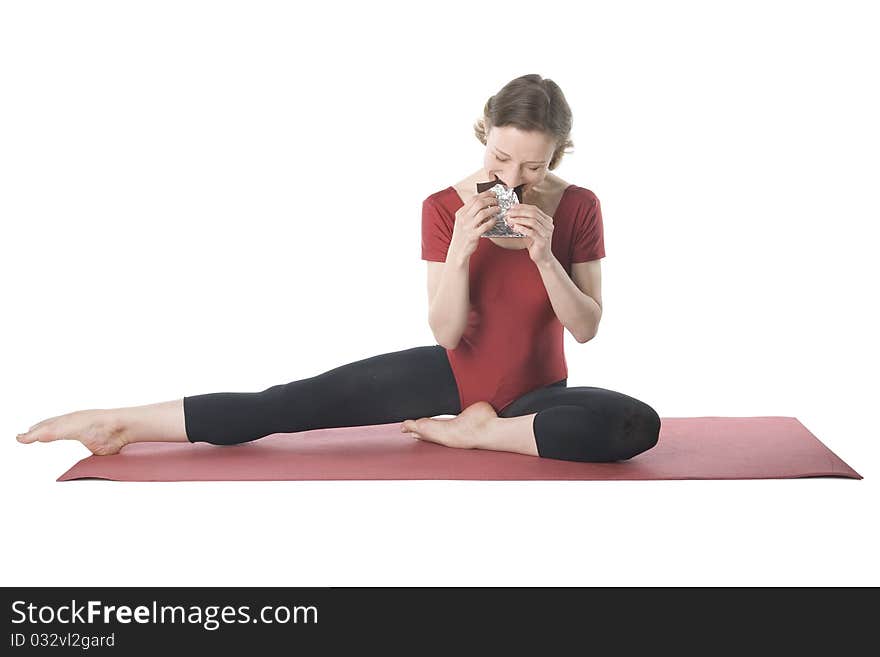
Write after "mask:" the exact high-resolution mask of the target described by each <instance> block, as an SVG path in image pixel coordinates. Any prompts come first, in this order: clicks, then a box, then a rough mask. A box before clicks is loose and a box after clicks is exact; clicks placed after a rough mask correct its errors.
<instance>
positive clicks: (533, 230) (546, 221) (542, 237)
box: [505, 203, 553, 265]
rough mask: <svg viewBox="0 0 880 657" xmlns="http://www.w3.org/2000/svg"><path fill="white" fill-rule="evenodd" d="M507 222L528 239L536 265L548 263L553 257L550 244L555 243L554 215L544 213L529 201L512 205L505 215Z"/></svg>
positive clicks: (530, 251)
mask: <svg viewBox="0 0 880 657" xmlns="http://www.w3.org/2000/svg"><path fill="white" fill-rule="evenodd" d="M505 219H506V220H507V223H508V224H509V225H510V226H511V227H512V228H513V230H515V231H516V232H518V233H523V234H524V235H525V237H523V238H521V239H524V240H527V242H526V243H527V244H528V245H529V246H528V249H529V257H530V258H531V259H532V262H534V263H535V264H536V265H541V264H546V263H548V262H550V261H552V259H553V251H552V250H551V249H550V245H551V244H552V243H553V240H552V238H553V217H551V216H549V215H546V214H544V213H543V212H542V211H541V210H540V209H539V208H537V207H536V206H534V205H529V204H527V203H517V204H515V205H512V206H511V207H510V209H509V210H508V211H507V216H506V217H505Z"/></svg>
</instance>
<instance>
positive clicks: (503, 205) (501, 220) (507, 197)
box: [477, 178, 525, 237]
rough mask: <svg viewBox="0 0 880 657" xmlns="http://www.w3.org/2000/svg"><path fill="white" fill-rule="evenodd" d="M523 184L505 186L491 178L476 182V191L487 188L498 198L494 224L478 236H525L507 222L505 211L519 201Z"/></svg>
mask: <svg viewBox="0 0 880 657" xmlns="http://www.w3.org/2000/svg"><path fill="white" fill-rule="evenodd" d="M524 186H525V184H522V185H518V186H517V187H514V188H513V189H509V188H508V187H506V186H505V185H504V184H503V183H502V182H501V181H499V180H497V178H496V180H492V181H488V182H481V183H477V193H478V194H479V193H480V192H484V191H486V190H487V189H490V190H492V192H493V193H494V194H495V197H496V198H497V199H498V214H497V215H495V225H494V226H493V227H492V228H490V229H489V230H487V231H486V232H485V233H483V234H482V235H480V237H525V235H524V234H523V233H520V232H518V231H515V230H513V229H512V228H511V227H510V225H509V224H508V223H507V211H508V210H510V208H511V207H512V206H514V205H516V204H517V203H521V200H520V199H521V198H522V190H523V187H524Z"/></svg>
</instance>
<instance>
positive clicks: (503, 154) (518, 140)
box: [483, 125, 556, 190]
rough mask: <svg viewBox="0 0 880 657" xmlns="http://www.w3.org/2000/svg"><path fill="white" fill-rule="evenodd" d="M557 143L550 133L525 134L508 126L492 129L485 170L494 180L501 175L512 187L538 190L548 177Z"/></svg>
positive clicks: (488, 136) (488, 142)
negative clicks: (537, 186) (520, 186)
mask: <svg viewBox="0 0 880 657" xmlns="http://www.w3.org/2000/svg"><path fill="white" fill-rule="evenodd" d="M555 147H556V144H555V142H554V140H553V137H552V136H551V135H549V134H547V133H546V132H538V131H533V132H523V131H522V130H520V129H519V128H515V127H514V126H510V125H506V126H502V127H500V128H498V127H494V126H493V127H492V128H490V129H489V134H488V135H486V154H485V157H484V160H483V171H484V173H486V174H487V175H488V176H489V177H488V178H485V180H493V179H494V178H495V176H498V178H500V179H501V180H502V181H503V182H504V184H505V185H507V186H508V187H510V188H513V187H517V186H519V185H522V184H525V189H526V190H528V189H529V188H530V187H534V186H535V185H537V184H538V183H540V182H541V181H542V180H544V176H546V175H547V171H548V169H547V166H548V165H549V164H550V158H551V157H552V156H553V151H554V150H555Z"/></svg>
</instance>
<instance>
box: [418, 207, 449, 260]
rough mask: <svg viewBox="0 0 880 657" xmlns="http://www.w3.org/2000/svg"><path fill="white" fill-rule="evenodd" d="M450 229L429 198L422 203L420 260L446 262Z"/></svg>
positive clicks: (438, 209)
mask: <svg viewBox="0 0 880 657" xmlns="http://www.w3.org/2000/svg"><path fill="white" fill-rule="evenodd" d="M451 241H452V227H451V226H450V225H449V223H448V222H447V221H446V219H445V217H444V216H443V214H442V213H441V212H440V208H438V207H437V205H436V204H435V202H434V201H433V200H432V199H431V198H430V197H429V198H426V199H425V200H424V201H423V202H422V260H433V261H435V262H446V252H447V251H448V250H449V243H450V242H451Z"/></svg>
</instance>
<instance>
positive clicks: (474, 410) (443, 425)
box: [400, 401, 498, 449]
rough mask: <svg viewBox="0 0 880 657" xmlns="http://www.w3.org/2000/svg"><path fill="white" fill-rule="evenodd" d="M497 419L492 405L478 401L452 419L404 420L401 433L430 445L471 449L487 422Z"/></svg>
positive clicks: (423, 418) (426, 418)
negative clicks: (436, 444)
mask: <svg viewBox="0 0 880 657" xmlns="http://www.w3.org/2000/svg"><path fill="white" fill-rule="evenodd" d="M496 417H498V414H497V413H496V412H495V409H494V408H493V407H492V404H490V403H489V402H485V401H478V402H476V403H474V404H471V405H470V406H468V407H467V408H466V409H464V410H463V411H462V412H461V413H459V414H458V415H457V416H455V417H454V418H452V419H442V418H436V419H435V418H430V417H422V418H419V419H418V420H405V421H404V422H403V426H402V427H401V429H400V430H401V431H402V432H404V433H406V432H409V433H410V435H412V436H414V437H416V438H418V439H419V440H427V441H430V442H432V443H438V444H440V445H446V446H447V447H459V448H463V449H473V448H474V447H475V446H476V444H477V438H478V436H479V435H480V432H481V431H482V430H483V428H484V427H485V425H486V424H487V423H488V422H491V421H492V419H494V418H496Z"/></svg>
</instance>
